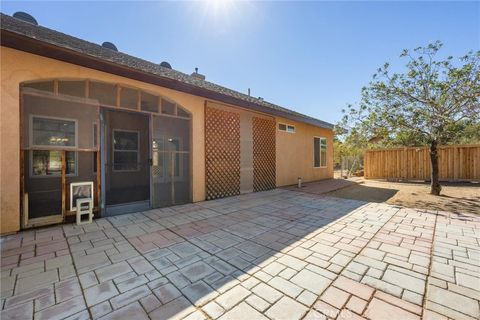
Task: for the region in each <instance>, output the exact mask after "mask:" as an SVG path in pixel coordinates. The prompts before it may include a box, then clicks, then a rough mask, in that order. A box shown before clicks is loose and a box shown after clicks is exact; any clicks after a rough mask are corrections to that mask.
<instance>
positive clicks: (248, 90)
mask: <svg viewBox="0 0 480 320" xmlns="http://www.w3.org/2000/svg"><path fill="white" fill-rule="evenodd" d="M248 96H249V97H250V88H248Z"/></svg>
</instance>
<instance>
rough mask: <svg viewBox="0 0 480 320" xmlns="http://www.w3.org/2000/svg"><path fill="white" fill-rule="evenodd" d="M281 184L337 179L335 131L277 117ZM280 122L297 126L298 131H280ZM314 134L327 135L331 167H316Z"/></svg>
mask: <svg viewBox="0 0 480 320" xmlns="http://www.w3.org/2000/svg"><path fill="white" fill-rule="evenodd" d="M276 120H277V137H276V140H277V141H276V144H277V158H276V161H277V186H278V187H280V186H287V185H292V184H296V183H297V179H298V177H301V178H302V180H303V181H304V182H308V181H315V180H322V179H329V178H333V131H332V130H327V129H323V128H318V127H314V126H311V125H308V124H304V123H299V122H295V121H291V120H288V119H283V118H278V117H277V119H276ZM278 123H285V124H290V125H294V126H295V133H289V132H285V131H279V130H278ZM313 137H324V138H327V166H326V167H325V168H314V167H313Z"/></svg>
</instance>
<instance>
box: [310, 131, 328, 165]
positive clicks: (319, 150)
mask: <svg viewBox="0 0 480 320" xmlns="http://www.w3.org/2000/svg"><path fill="white" fill-rule="evenodd" d="M315 138H318V139H320V145H319V149H318V152H319V155H318V159H319V160H320V166H318V167H316V166H315V145H314V146H313V168H314V169H324V168H327V167H328V165H327V160H328V157H327V159H326V161H325V165H324V166H322V140H325V148H326V149H325V150H328V139H327V138H326V137H320V136H313V141H314V143H315Z"/></svg>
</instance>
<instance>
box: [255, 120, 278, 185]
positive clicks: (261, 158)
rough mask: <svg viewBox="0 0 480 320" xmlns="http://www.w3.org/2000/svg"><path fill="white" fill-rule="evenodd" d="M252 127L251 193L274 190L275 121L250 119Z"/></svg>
mask: <svg viewBox="0 0 480 320" xmlns="http://www.w3.org/2000/svg"><path fill="white" fill-rule="evenodd" d="M252 127H253V191H264V190H270V189H274V188H275V186H276V171H275V133H276V132H275V130H276V125H275V121H273V120H269V119H265V118H257V117H253V118H252Z"/></svg>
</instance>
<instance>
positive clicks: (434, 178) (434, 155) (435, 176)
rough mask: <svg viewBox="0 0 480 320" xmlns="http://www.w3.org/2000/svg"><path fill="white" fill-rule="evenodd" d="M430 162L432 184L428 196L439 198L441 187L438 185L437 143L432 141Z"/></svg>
mask: <svg viewBox="0 0 480 320" xmlns="http://www.w3.org/2000/svg"><path fill="white" fill-rule="evenodd" d="M430 161H431V164H432V166H431V167H432V171H431V178H432V182H431V184H430V194H433V195H436V196H439V195H440V191H441V190H442V186H441V185H440V182H439V181H438V180H439V174H438V153H437V141H436V140H434V141H432V142H431V144H430Z"/></svg>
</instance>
